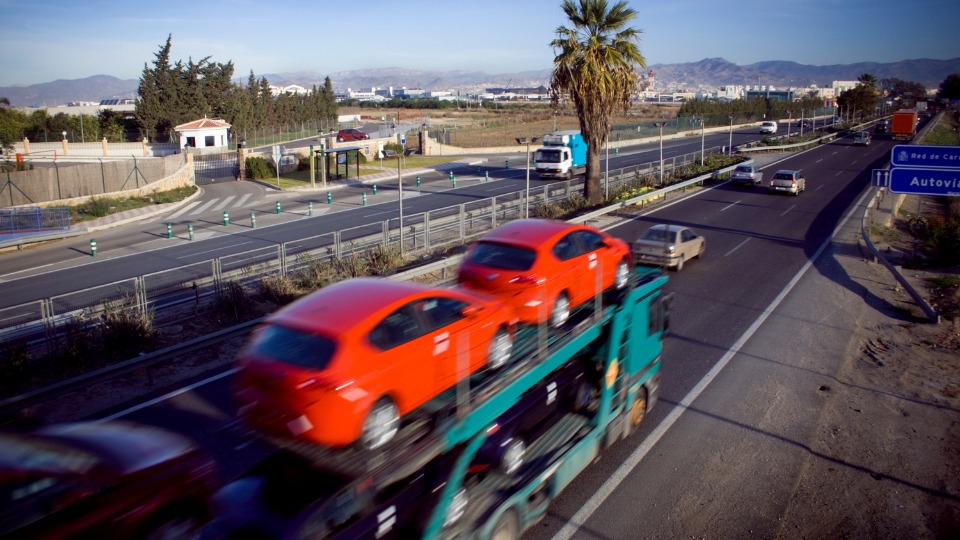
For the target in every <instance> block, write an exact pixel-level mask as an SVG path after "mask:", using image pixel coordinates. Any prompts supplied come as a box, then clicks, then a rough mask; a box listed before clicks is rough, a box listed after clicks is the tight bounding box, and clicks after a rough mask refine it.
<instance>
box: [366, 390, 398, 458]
mask: <svg viewBox="0 0 960 540" xmlns="http://www.w3.org/2000/svg"><path fill="white" fill-rule="evenodd" d="M399 430H400V413H399V411H398V410H397V406H396V405H394V403H393V400H391V399H390V398H388V397H386V396H383V397H382V398H380V399H378V400H377V402H376V403H375V404H374V405H373V408H372V409H370V413H369V414H367V418H366V419H365V420H364V421H363V432H361V433H360V442H361V444H362V445H363V447H364V448H366V449H367V450H375V449H377V448H380V447H381V446H383V445H385V444H387V443H388V442H390V441H391V440H392V439H393V438H394V437H395V436H396V435H397V431H399Z"/></svg>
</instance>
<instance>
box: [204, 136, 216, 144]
mask: <svg viewBox="0 0 960 540" xmlns="http://www.w3.org/2000/svg"><path fill="white" fill-rule="evenodd" d="M203 145H204V146H206V147H211V146H216V145H217V138H216V136H214V135H207V136H206V137H204V138H203Z"/></svg>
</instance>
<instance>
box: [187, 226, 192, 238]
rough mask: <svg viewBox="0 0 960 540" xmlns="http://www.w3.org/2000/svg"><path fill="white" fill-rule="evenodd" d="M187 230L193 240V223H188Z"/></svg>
mask: <svg viewBox="0 0 960 540" xmlns="http://www.w3.org/2000/svg"><path fill="white" fill-rule="evenodd" d="M187 232H188V233H189V234H190V240H193V223H187Z"/></svg>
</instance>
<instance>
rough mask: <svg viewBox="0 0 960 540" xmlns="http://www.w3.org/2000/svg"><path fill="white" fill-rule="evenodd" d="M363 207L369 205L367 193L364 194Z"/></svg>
mask: <svg viewBox="0 0 960 540" xmlns="http://www.w3.org/2000/svg"><path fill="white" fill-rule="evenodd" d="M363 205H364V206H366V205H367V192H366V191H364V192H363Z"/></svg>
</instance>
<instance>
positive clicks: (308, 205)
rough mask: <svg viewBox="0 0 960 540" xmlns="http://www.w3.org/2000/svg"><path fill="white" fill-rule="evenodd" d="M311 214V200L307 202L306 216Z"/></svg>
mask: <svg viewBox="0 0 960 540" xmlns="http://www.w3.org/2000/svg"><path fill="white" fill-rule="evenodd" d="M312 215H313V201H310V202H308V203H307V216H312Z"/></svg>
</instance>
